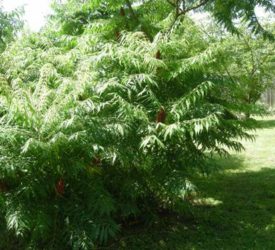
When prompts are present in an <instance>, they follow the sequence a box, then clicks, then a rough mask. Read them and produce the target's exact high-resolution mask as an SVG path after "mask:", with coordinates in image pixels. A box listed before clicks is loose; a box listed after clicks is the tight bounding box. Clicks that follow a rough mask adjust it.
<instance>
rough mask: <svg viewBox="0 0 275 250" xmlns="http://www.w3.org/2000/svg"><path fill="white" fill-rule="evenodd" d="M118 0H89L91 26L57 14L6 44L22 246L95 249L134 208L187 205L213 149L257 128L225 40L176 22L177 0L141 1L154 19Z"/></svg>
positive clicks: (2, 187) (5, 144) (14, 233)
mask: <svg viewBox="0 0 275 250" xmlns="http://www.w3.org/2000/svg"><path fill="white" fill-rule="evenodd" d="M94 2H98V3H100V2H101V1H94ZM114 2H115V3H114V5H113V6H111V7H110V6H108V9H107V10H108V11H107V10H106V6H103V7H102V6H100V5H96V4H95V6H93V5H92V4H91V3H90V4H91V6H90V9H88V10H87V9H85V8H86V7H87V4H83V5H80V6H81V7H82V8H83V9H84V10H85V11H90V12H91V13H90V15H91V16H93V15H92V14H93V11H94V12H96V13H97V15H96V18H94V19H93V18H91V20H89V22H84V23H83V25H82V26H83V27H82V28H81V32H75V29H73V31H72V32H69V28H68V27H69V26H70V25H72V24H71V23H70V25H69V26H66V30H64V23H66V21H65V20H66V19H64V20H62V22H61V21H60V20H59V18H60V17H59V16H58V15H57V16H55V17H53V18H52V21H51V22H52V23H51V24H52V25H50V26H51V27H54V28H52V29H51V28H48V29H45V30H44V31H43V32H41V33H40V34H37V35H36V34H33V35H28V36H23V38H22V39H21V40H19V41H17V42H16V43H14V44H12V45H11V46H10V47H9V48H8V49H7V50H6V51H5V53H4V54H3V55H2V61H3V64H2V72H5V75H4V78H5V79H7V81H3V84H2V85H1V89H0V93H1V96H0V114H1V120H0V145H1V146H0V159H1V160H0V168H1V172H0V198H1V199H0V206H1V211H3V213H2V215H1V217H0V219H1V220H2V221H5V226H4V228H3V229H2V228H0V229H1V230H2V231H4V232H5V233H7V231H8V234H9V237H8V238H7V241H6V242H4V241H3V242H1V243H0V244H2V246H1V247H3V248H5V247H7V246H6V245H5V244H7V245H9V244H11V242H10V240H9V239H10V237H16V238H17V241H16V244H18V245H17V248H21V249H28V248H30V249H41V248H42V249H91V248H93V247H94V246H95V245H96V244H98V243H106V242H107V241H108V239H109V238H111V237H114V236H115V235H116V234H117V232H118V231H119V229H120V227H121V225H122V224H123V223H126V222H127V220H129V219H131V218H135V217H139V218H142V219H144V220H147V221H150V220H151V219H152V218H153V217H154V216H156V214H157V212H158V211H159V210H160V209H172V210H176V211H181V209H182V208H183V207H184V206H185V204H186V202H184V200H185V198H186V196H187V194H188V192H189V191H190V190H192V184H191V183H190V181H189V180H190V177H191V176H192V174H193V173H194V172H197V171H207V169H206V168H205V164H204V161H205V159H206V157H207V155H209V154H214V153H219V154H223V153H226V151H227V149H228V148H230V149H234V150H241V149H242V145H241V144H240V143H239V142H238V140H237V139H238V138H246V139H247V138H248V139H251V138H252V136H251V135H250V134H248V133H247V129H250V128H252V126H251V121H246V120H242V119H240V118H239V117H240V114H241V113H242V109H241V108H240V107H238V106H237V107H235V106H234V107H232V105H231V104H230V101H231V100H230V93H231V92H230V91H231V90H232V89H234V84H231V85H230V84H227V83H228V82H229V79H228V76H226V75H223V74H220V73H219V68H220V64H221V63H223V60H222V56H221V55H222V53H223V48H222V46H220V44H219V43H215V44H211V43H210V42H209V41H208V40H207V39H206V38H204V36H203V33H202V32H201V31H200V30H199V28H198V27H196V25H195V24H194V23H193V22H192V21H191V20H190V19H188V18H185V19H184V20H182V19H181V18H180V19H178V20H176V22H175V23H174V25H172V26H171V22H173V20H174V19H173V18H172V15H171V14H170V13H171V11H173V7H171V6H170V4H169V3H167V2H166V1H159V2H161V4H160V5H158V4H157V3H155V2H154V1H153V2H152V3H150V2H148V3H145V4H142V5H140V6H139V7H138V10H139V13H140V15H141V16H142V15H143V16H142V17H143V19H142V20H143V21H144V20H147V21H148V22H149V21H150V25H143V24H142V20H141V19H139V18H140V17H137V16H134V17H133V16H131V15H135V14H134V12H133V11H134V10H133V9H131V6H129V5H128V8H127V9H122V8H121V6H122V5H121V1H114ZM126 2H128V1H126ZM68 4H72V5H70V6H71V7H72V6H73V7H72V9H74V8H78V7H79V6H78V7H76V6H75V5H73V4H74V2H73V1H69V3H68ZM162 5H163V6H162ZM154 6H155V7H156V8H159V9H161V10H162V11H159V12H158V13H157V14H156V15H155V16H153V15H152V12H148V13H149V14H147V11H148V10H152V8H153V7H154ZM160 6H162V8H160ZM109 7H110V8H109ZM59 8H60V6H59ZM98 8H99V9H98ZM102 8H103V9H102ZM65 9H66V8H65V7H64V6H63V7H62V8H60V9H57V13H59V12H58V11H61V10H63V11H64V10H65ZM118 10H119V11H118ZM69 11H71V9H70V8H68V12H69ZM77 11H79V10H78V9H76V12H77ZM118 12H119V15H117V13H118ZM73 13H74V12H73ZM85 13H86V12H85ZM99 13H101V14H102V13H103V14H102V15H101V14H99ZM114 13H116V15H114ZM70 15H72V13H70ZM113 15H114V16H113ZM126 15H127V16H126ZM128 15H130V16H128ZM74 16H75V15H74ZM78 16H79V15H78ZM86 16H87V15H86ZM131 17H132V18H133V20H131ZM125 18H127V20H124V19H125ZM128 21H129V23H128ZM130 21H132V22H130ZM139 22H141V24H139ZM121 24H123V26H121ZM78 25H79V23H78ZM56 27H58V28H60V31H59V32H57V31H56ZM119 29H121V30H119ZM138 29H141V30H138ZM78 30H79V28H78ZM152 38H153V39H152Z"/></svg>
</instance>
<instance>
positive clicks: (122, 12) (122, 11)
mask: <svg viewBox="0 0 275 250" xmlns="http://www.w3.org/2000/svg"><path fill="white" fill-rule="evenodd" d="M120 15H121V16H125V10H124V8H123V7H121V8H120Z"/></svg>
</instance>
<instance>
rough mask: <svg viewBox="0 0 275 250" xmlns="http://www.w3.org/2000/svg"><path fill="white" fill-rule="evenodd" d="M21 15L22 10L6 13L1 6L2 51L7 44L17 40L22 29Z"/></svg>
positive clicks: (0, 45) (0, 49)
mask: <svg viewBox="0 0 275 250" xmlns="http://www.w3.org/2000/svg"><path fill="white" fill-rule="evenodd" d="M0 4H1V3H0ZM21 15H22V10H20V9H16V10H14V11H11V12H5V11H4V10H3V9H2V8H1V5H0V51H3V50H4V49H5V47H6V46H7V44H8V43H9V42H11V41H12V40H13V39H14V38H15V36H16V34H17V32H18V31H19V30H20V29H21V28H22V26H23V22H22V20H21Z"/></svg>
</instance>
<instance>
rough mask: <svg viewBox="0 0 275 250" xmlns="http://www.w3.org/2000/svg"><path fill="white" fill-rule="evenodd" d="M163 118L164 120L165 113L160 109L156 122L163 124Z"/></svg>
mask: <svg viewBox="0 0 275 250" xmlns="http://www.w3.org/2000/svg"><path fill="white" fill-rule="evenodd" d="M165 118H166V113H165V110H164V108H163V107H161V108H160V110H159V112H158V114H157V119H156V122H157V123H159V122H161V123H164V122H165Z"/></svg>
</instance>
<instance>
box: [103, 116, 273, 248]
mask: <svg viewBox="0 0 275 250" xmlns="http://www.w3.org/2000/svg"><path fill="white" fill-rule="evenodd" d="M261 127H262V128H261V129H259V130H258V131H257V132H256V133H257V138H256V141H254V142H245V143H244V146H245V148H246V151H245V152H243V153H241V154H233V155H232V156H231V157H229V158H228V159H223V160H221V159H217V164H218V165H220V168H221V169H222V170H221V171H219V172H216V173H214V174H212V175H210V176H209V177H201V178H199V179H197V180H196V183H195V184H196V185H197V187H198V189H199V190H200V196H201V198H202V199H206V200H210V202H209V204H204V205H196V206H194V208H193V214H192V215H189V216H184V217H183V218H168V217H167V218H164V219H163V220H162V221H161V222H159V223H158V224H155V225H153V226H151V227H150V228H148V229H146V231H145V230H144V228H140V229H139V228H134V229H132V230H130V231H129V232H127V234H125V236H122V238H121V240H120V241H119V242H117V243H115V244H114V245H113V246H111V247H108V249H129V250H135V249H136V250H143V249H152V250H155V249H171V250H174V249H271V250H272V249H275V117H274V119H273V120H264V121H261Z"/></svg>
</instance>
